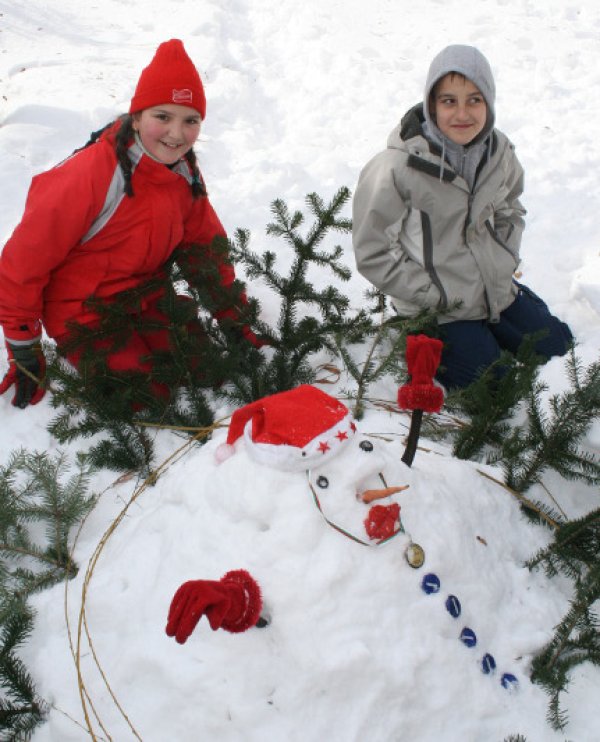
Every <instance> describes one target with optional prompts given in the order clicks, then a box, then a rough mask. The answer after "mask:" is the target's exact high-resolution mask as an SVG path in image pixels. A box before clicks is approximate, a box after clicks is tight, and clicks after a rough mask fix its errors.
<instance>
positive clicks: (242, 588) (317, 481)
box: [166, 335, 443, 644]
mask: <svg viewBox="0 0 600 742" xmlns="http://www.w3.org/2000/svg"><path fill="white" fill-rule="evenodd" d="M441 350H442V343H441V341H439V340H437V339H434V338H429V337H427V336H425V335H413V336H409V337H408V338H407V345H406V362H407V369H408V372H409V375H410V381H409V382H408V383H407V384H404V385H403V386H402V387H400V390H399V393H398V403H399V405H400V407H402V408H405V409H411V410H413V416H412V421H411V430H410V433H409V439H408V444H407V449H406V452H405V455H404V456H403V458H402V460H403V461H404V463H406V464H407V465H408V466H410V464H411V462H412V457H413V456H414V451H415V449H416V441H417V438H418V433H419V426H420V421H421V415H422V412H423V411H424V410H425V411H428V412H433V411H437V410H439V409H440V408H441V406H442V403H443V393H442V390H441V389H440V388H439V387H438V386H436V385H435V384H434V381H433V377H434V375H435V372H436V370H437V367H438V365H439V362H440V356H441ZM239 439H243V442H244V445H245V447H246V451H247V453H248V455H249V456H250V458H252V459H253V460H254V461H255V462H257V463H259V464H262V465H265V466H269V467H273V468H275V469H279V470H281V471H289V472H306V473H307V475H308V486H309V487H310V490H311V492H312V494H313V497H314V501H315V504H316V505H317V507H318V508H319V510H320V511H321V512H322V514H323V516H324V518H325V520H326V521H327V523H328V524H329V525H330V526H332V527H333V528H335V529H336V530H337V531H339V532H340V533H343V534H344V535H345V536H347V537H348V538H351V539H353V540H354V541H356V542H358V543H361V544H367V543H369V542H368V541H365V540H364V539H365V538H368V539H369V540H370V542H371V543H375V544H381V543H384V542H385V541H388V540H389V539H390V538H393V537H394V536H395V535H396V534H397V533H398V532H400V531H404V528H403V526H402V522H401V519H400V505H399V504H398V503H397V502H393V501H391V498H392V497H393V496H394V495H396V494H398V493H400V492H402V491H403V490H405V489H407V488H408V485H404V486H388V483H387V482H386V480H385V478H384V469H385V461H384V459H383V457H382V456H381V453H380V452H378V451H377V446H376V442H373V440H371V439H369V438H368V437H366V436H364V435H361V434H360V433H359V432H358V429H357V426H356V423H355V421H354V420H353V418H352V415H351V413H350V411H349V410H348V408H347V407H346V406H345V405H344V404H343V403H342V402H340V401H339V400H337V399H335V398H334V397H331V396H330V395H328V394H326V393H325V392H323V391H321V390H320V389H317V388H316V387H313V386H310V385H307V384H305V385H302V386H299V387H297V388H296V389H292V390H290V391H286V392H280V393H279V394H273V395H271V396H269V397H264V398H263V399H259V400H257V401H256V402H252V403H251V404H248V405H246V406H245V407H242V408H240V409H238V410H236V411H235V412H234V413H233V416H232V418H231V423H230V426H229V432H228V435H227V442H226V443H225V444H223V445H222V446H220V447H219V448H218V449H217V460H218V461H219V462H222V461H224V460H225V459H227V458H229V456H231V455H233V453H234V452H235V449H234V444H235V443H236V442H237V441H238V440H239ZM376 501H381V502H379V503H378V504H375V505H373V504H372V503H374V502H376ZM384 503H385V504H384ZM405 555H406V559H407V561H408V563H409V564H410V565H411V566H413V567H420V566H421V565H422V564H423V560H424V554H423V550H422V549H421V547H420V546H419V545H418V544H414V543H412V542H411V541H410V539H408V546H407V548H406V552H405ZM261 610H262V599H261V594H260V589H259V586H258V585H257V583H256V581H255V580H254V579H253V578H252V577H251V575H250V574H249V573H248V572H246V571H245V570H235V571H233V572H228V573H227V574H226V575H225V576H224V577H223V578H221V580H220V581H210V580H192V581H189V582H186V583H184V584H183V585H182V586H181V587H180V588H179V589H178V590H177V592H176V593H175V596H174V598H173V600H172V602H171V607H170V610H169V617H168V622H167V628H166V631H167V634H168V635H169V636H174V637H175V639H176V640H177V641H178V642H179V643H181V644H182V643H184V642H185V641H186V640H187V638H188V637H189V635H190V634H191V633H192V631H193V630H194V628H195V627H196V625H197V623H198V621H199V620H200V618H201V617H202V616H203V615H206V616H207V618H208V620H209V623H210V625H211V627H212V629H213V630H216V629H218V628H224V629H226V630H227V631H232V632H241V631H245V630H246V629H248V628H250V627H251V626H256V625H257V624H259V625H260V614H261Z"/></svg>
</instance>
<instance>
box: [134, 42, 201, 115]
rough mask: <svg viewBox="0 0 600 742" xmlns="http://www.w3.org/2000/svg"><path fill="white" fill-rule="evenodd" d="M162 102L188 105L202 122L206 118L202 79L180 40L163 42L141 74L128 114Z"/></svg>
mask: <svg viewBox="0 0 600 742" xmlns="http://www.w3.org/2000/svg"><path fill="white" fill-rule="evenodd" d="M165 103H176V104H178V105H180V106H189V107H190V108H194V109H195V110H196V111H198V113H199V114H200V115H201V116H202V118H203V119H204V118H205V117H206V97H205V95H204V87H203V86H202V80H200V75H199V74H198V70H197V69H196V68H195V67H194V64H193V62H192V60H191V59H190V58H189V57H188V55H187V53H186V51H185V49H184V48H183V43H182V42H181V41H180V40H179V39H171V40H170V41H165V42H163V43H162V44H161V45H160V46H159V47H158V49H157V50H156V53H155V54H154V58H153V59H152V61H151V62H150V64H149V65H148V66H147V67H146V68H144V70H143V71H142V74H141V75H140V79H139V80H138V84H137V87H136V89H135V93H134V94H133V98H132V99H131V105H130V106H129V113H136V112H137V111H143V110H144V109H145V108H151V107H152V106H159V105H161V104H165Z"/></svg>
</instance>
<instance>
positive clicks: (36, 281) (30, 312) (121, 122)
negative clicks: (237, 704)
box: [0, 39, 255, 408]
mask: <svg viewBox="0 0 600 742" xmlns="http://www.w3.org/2000/svg"><path fill="white" fill-rule="evenodd" d="M205 115H206V99H205V95H204V89H203V86H202V81H201V80H200V77H199V75H198V72H197V70H196V68H195V67H194V65H193V63H192V61H191V60H190V58H189V57H188V55H187V53H186V51H185V49H184V47H183V44H182V43H181V41H179V40H178V39H171V40H170V41H167V42H164V43H163V44H161V45H160V46H159V47H158V49H157V51H156V54H155V56H154V58H153V59H152V61H151V63H150V64H149V66H148V67H146V68H145V69H144V70H143V72H142V74H141V77H140V79H139V81H138V84H137V87H136V90H135V93H134V96H133V98H132V100H131V105H130V107H129V113H128V114H127V115H126V116H123V117H121V118H119V119H118V120H117V121H115V122H114V123H113V124H112V125H110V126H109V127H107V128H106V129H105V130H104V131H103V133H102V135H101V136H100V138H99V139H98V141H97V142H95V143H94V144H93V145H91V146H89V147H85V148H84V149H82V150H80V151H78V152H76V153H74V154H73V155H72V156H71V157H69V158H68V159H67V160H65V161H64V162H62V163H61V164H60V165H58V166H56V167H54V168H53V169H51V170H49V171H48V172H45V173H42V174H41V175H38V176H36V177H35V178H34V179H33V181H32V184H31V188H30V190H29V194H28V197H27V202H26V206H25V213H24V215H23V218H22V220H21V222H20V224H19V225H18V226H17V228H16V229H15V231H14V232H13V234H12V236H11V238H10V239H9V241H8V242H7V243H6V245H5V247H4V250H3V252H2V254H1V256H0V324H2V328H3V331H4V338H5V341H6V347H7V350H8V357H9V370H8V373H7V374H6V376H5V377H4V380H3V381H2V382H1V383H0V394H1V393H4V392H5V391H7V390H8V389H9V388H10V387H13V386H14V387H15V394H14V398H13V401H12V403H13V405H15V406H17V407H21V408H23V407H26V406H27V405H28V404H36V403H37V402H38V401H39V400H40V399H41V398H42V397H43V395H44V389H43V386H40V385H38V384H37V383H36V381H34V378H36V379H38V380H40V379H43V376H44V373H45V361H44V356H43V353H42V350H41V346H40V338H41V333H42V326H43V327H44V329H45V330H46V333H47V335H48V336H49V337H51V338H54V340H55V341H56V344H57V347H58V349H59V351H60V350H61V346H63V345H64V344H65V342H66V340H67V337H68V331H67V323H70V322H76V323H78V324H84V325H91V324H93V323H94V322H96V321H97V320H98V317H97V315H95V314H94V313H93V312H92V311H91V310H90V309H89V308H88V307H87V306H86V300H88V299H89V298H90V297H91V296H94V297H97V298H99V299H103V300H106V301H111V300H113V299H114V298H115V296H116V295H117V294H118V293H119V292H121V291H123V290H125V289H130V288H132V287H135V286H138V285H140V284H142V283H145V282H146V281H147V280H149V279H151V278H153V277H156V276H157V275H161V274H162V271H163V266H164V264H165V262H166V261H167V259H168V258H169V256H170V255H171V254H172V252H173V251H174V250H175V248H176V247H183V248H185V247H186V245H190V244H192V243H197V244H201V245H210V243H211V242H212V240H213V238H214V237H216V236H218V235H223V236H224V235H225V230H224V229H223V226H222V225H221V222H220V221H219V219H218V217H217V215H216V214H215V212H214V210H213V208H212V206H211V204H210V202H209V200H208V197H207V195H206V191H205V189H204V184H203V181H202V178H201V176H200V172H199V170H198V165H197V163H196V156H195V154H194V151H193V146H194V143H195V142H196V140H197V138H198V135H199V133H200V127H201V124H202V121H203V120H204V117H205ZM218 267H219V274H220V277H221V284H222V286H229V285H230V284H231V283H232V282H233V280H234V277H235V276H234V271H233V267H232V266H231V265H230V264H228V263H224V262H221V263H220V264H219V266H218ZM158 298H159V297H155V298H154V299H150V300H148V301H146V303H145V306H143V307H142V313H143V315H144V317H146V316H148V317H149V318H152V319H156V320H157V321H158V322H159V323H160V321H161V319H164V320H165V322H164V324H165V329H164V330H158V331H157V330H154V331H153V332H152V333H144V334H142V333H141V332H140V333H137V334H135V333H134V335H133V336H132V338H131V340H130V341H129V342H128V344H127V345H126V347H125V348H123V349H121V350H119V351H116V352H114V353H112V354H111V355H110V356H109V358H108V365H109V367H110V368H111V369H112V370H114V371H127V370H141V371H145V372H147V371H149V370H150V366H149V362H148V361H143V360H141V359H142V357H144V356H148V355H149V354H150V353H152V352H153V351H156V350H165V349H167V348H168V334H167V329H166V324H167V322H166V317H164V315H163V314H162V313H161V312H160V310H159V309H158V307H157V301H158ZM246 332H247V333H248V336H251V333H250V332H248V330H247V329H246ZM248 339H251V340H252V341H254V340H255V338H253V337H249V338H248ZM66 355H67V358H68V359H69V360H70V361H71V362H72V363H73V364H74V365H77V361H78V360H79V354H78V353H77V352H74V353H67V354H66ZM26 371H28V372H29V373H26Z"/></svg>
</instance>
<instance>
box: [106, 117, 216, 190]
mask: <svg viewBox="0 0 600 742" xmlns="http://www.w3.org/2000/svg"><path fill="white" fill-rule="evenodd" d="M119 120H120V121H121V126H120V127H119V130H118V132H117V135H116V138H115V139H116V147H115V149H116V152H117V161H118V163H119V166H120V168H121V170H122V172H123V177H124V178H125V193H126V194H127V195H128V196H129V197H130V198H132V197H133V188H132V186H131V175H132V172H133V169H132V167H131V160H130V159H129V154H128V149H129V144H130V142H131V140H132V139H133V137H134V135H135V131H134V128H133V117H132V116H131V115H130V114H128V113H127V114H124V115H123V116H121V117H120V119H119ZM185 159H186V160H187V163H188V165H189V166H190V170H191V171H192V185H191V188H192V196H193V198H199V197H200V196H206V188H205V187H204V181H203V180H202V176H201V175H200V169H199V168H198V160H197V158H196V153H195V152H194V150H193V149H190V150H188V152H186V154H185Z"/></svg>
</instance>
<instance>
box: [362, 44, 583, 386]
mask: <svg viewBox="0 0 600 742" xmlns="http://www.w3.org/2000/svg"><path fill="white" fill-rule="evenodd" d="M494 105H495V85H494V78H493V75H492V71H491V68H490V65H489V63H488V61H487V59H486V58H485V57H484V56H483V54H481V52H480V51H479V50H477V49H476V48H474V47H471V46H464V45H452V46H448V47H446V48H445V49H443V50H442V51H441V52H440V53H439V54H438V55H437V56H436V57H435V58H434V60H433V62H432V63H431V66H430V68H429V74H428V76H427V82H426V86H425V96H424V102H423V104H418V105H416V106H415V107H413V108H412V109H411V110H409V111H408V113H407V114H406V115H405V116H404V117H403V118H402V121H401V122H400V124H399V125H398V126H397V127H396V128H395V129H394V130H393V131H392V133H391V134H390V136H389V138H388V143H387V149H385V150H384V151H383V152H380V153H379V154H378V155H376V156H375V157H374V158H373V159H372V160H371V161H370V162H369V163H367V165H366V166H365V167H364V169H363V170H362V172H361V174H360V178H359V181H358V185H357V188H356V192H355V195H354V201H353V245H354V251H355V256H356V264H357V268H358V270H359V272H360V273H361V274H362V275H363V276H365V278H367V279H368V280H369V281H370V282H371V283H372V284H373V285H374V286H376V287H377V288H378V289H379V290H380V291H382V292H383V293H384V294H386V295H388V296H390V298H391V301H392V303H393V305H394V307H395V309H396V311H397V312H398V313H399V314H400V315H401V316H406V317H410V316H414V315H416V314H418V313H419V311H421V310H423V309H432V310H436V311H437V312H439V314H438V318H437V321H438V334H439V337H440V338H441V339H442V340H443V342H444V349H443V353H442V360H441V364H440V369H439V371H438V374H437V377H438V379H439V380H440V381H441V383H442V384H444V386H445V387H446V388H448V389H452V388H461V387H465V386H468V385H469V384H470V383H471V382H472V381H474V380H475V379H476V378H477V376H478V375H479V374H481V372H482V371H483V370H485V369H486V368H487V367H488V366H490V365H491V364H492V363H493V362H494V361H495V360H497V359H498V358H499V356H500V353H501V351H502V350H508V351H510V352H512V353H516V352H517V350H518V348H519V346H520V345H521V342H522V341H523V339H524V337H525V336H526V335H530V334H532V333H538V332H540V331H545V333H543V336H540V339H539V341H538V342H537V344H536V346H535V349H536V353H538V354H539V355H540V357H541V358H542V359H543V360H548V359H549V358H550V357H552V356H555V355H564V353H566V352H567V350H568V348H569V346H570V344H571V342H572V340H573V336H572V334H571V331H570V329H569V327H568V326H567V325H566V324H565V323H564V322H561V321H560V320H559V319H557V318H556V317H554V316H552V315H551V314H550V312H549V310H548V307H547V306H546V304H545V303H544V302H543V301H542V300H541V299H540V298H539V297H537V296H536V295H535V294H534V293H533V292H532V291H531V290H530V289H528V288H527V287H526V286H523V285H522V284H519V283H517V282H516V280H515V278H514V273H515V270H516V268H517V266H518V264H519V250H520V244H521V234H522V232H523V228H524V219H523V217H524V216H525V209H524V208H523V206H522V205H521V202H520V200H519V199H520V196H521V193H522V191H523V169H522V167H521V165H520V163H519V161H518V160H517V157H516V155H515V152H514V147H513V145H512V143H511V142H510V141H509V140H508V138H507V137H506V136H505V135H504V134H503V133H502V132H500V131H498V130H497V129H495V128H494V120H495V113H494Z"/></svg>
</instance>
